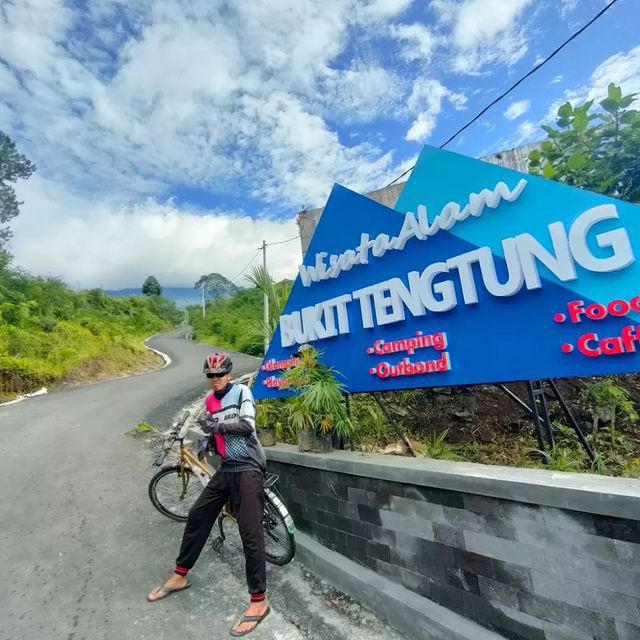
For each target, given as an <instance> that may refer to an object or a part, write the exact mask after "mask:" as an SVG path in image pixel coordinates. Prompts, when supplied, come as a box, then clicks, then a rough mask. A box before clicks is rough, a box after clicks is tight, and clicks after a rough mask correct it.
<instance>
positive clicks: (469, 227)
mask: <svg viewBox="0 0 640 640" xmlns="http://www.w3.org/2000/svg"><path fill="white" fill-rule="evenodd" d="M637 258H640V207H638V206H637V205H634V204H630V203H627V202H622V201H620V200H615V199H613V198H609V197H606V196H602V195H598V194H595V193H591V192H589V191H584V190H581V189H576V188H573V187H568V186H566V185H563V184H560V183H557V182H552V181H549V180H546V179H544V178H540V177H536V176H531V175H528V174H522V173H519V172H516V171H512V170H510V169H505V168H503V167H499V166H497V165H493V164H489V163H486V162H482V161H479V160H474V159H472V158H468V157H465V156H461V155H458V154H454V153H451V152H447V151H439V150H437V149H433V148H430V147H426V148H425V149H424V150H423V152H422V154H421V156H420V159H419V161H418V163H417V165H416V167H415V169H414V170H413V172H412V175H411V178H410V179H409V181H408V182H407V184H406V186H405V187H404V190H403V192H402V195H401V197H400V200H399V202H398V203H397V205H396V210H394V209H390V208H388V207H385V206H383V205H381V204H379V203H377V202H374V201H373V200H370V199H368V198H366V197H364V196H361V195H359V194H356V193H354V192H352V191H349V190H348V189H345V188H344V187H341V186H338V185H336V186H335V187H334V189H333V191H332V192H331V196H330V197H329V200H328V202H327V205H326V207H325V210H324V212H323V214H322V216H321V218H320V221H319V223H318V226H317V228H316V231H315V233H314V235H313V238H312V241H311V244H310V246H309V249H308V251H307V255H306V257H305V260H304V264H303V265H301V267H300V271H299V275H298V277H297V279H296V281H295V283H294V285H293V288H292V291H291V294H290V296H289V300H288V302H287V305H286V307H285V309H284V312H283V315H282V316H281V318H280V325H279V328H278V329H277V331H276V332H275V334H274V336H273V338H272V341H271V345H270V348H269V351H268V353H267V355H266V357H265V359H264V361H263V363H262V366H261V370H260V373H259V375H258V378H257V380H256V384H255V385H254V393H255V396H256V397H257V398H268V397H277V396H281V395H286V387H285V386H284V385H285V384H286V383H284V381H283V380H282V378H281V375H282V371H283V370H284V369H286V368H288V367H290V366H291V365H292V364H294V363H295V356H294V354H295V353H296V352H297V350H298V348H299V346H300V345H301V344H305V343H307V344H312V345H313V346H314V347H316V348H317V349H319V350H320V351H321V352H322V356H321V357H322V359H323V361H324V362H326V363H327V364H328V365H330V366H332V367H334V368H335V369H336V370H337V371H338V372H339V373H340V374H341V379H342V381H343V382H344V383H345V385H346V388H347V390H349V391H351V392H359V391H385V390H390V389H406V388H415V387H430V386H446V385H467V384H476V383H491V382H506V381H514V380H529V379H531V380H534V379H543V378H552V377H554V378H555V377H571V376H584V375H598V374H612V373H627V372H635V371H639V370H640V263H639V262H638V260H637Z"/></svg>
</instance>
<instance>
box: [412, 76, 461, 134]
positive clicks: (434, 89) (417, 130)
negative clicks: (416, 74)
mask: <svg viewBox="0 0 640 640" xmlns="http://www.w3.org/2000/svg"><path fill="white" fill-rule="evenodd" d="M445 100H446V101H448V102H450V103H451V104H452V105H453V107H454V108H455V109H458V110H459V109H463V108H464V106H465V104H466V102H467V98H466V96H464V95H463V94H461V93H456V92H455V91H451V90H449V89H447V87H445V86H444V85H443V84H442V83H440V82H439V81H438V80H434V79H428V78H419V79H418V80H417V81H416V82H415V84H414V85H413V91H412V92H411V96H410V97H409V102H408V107H409V109H410V110H411V111H412V112H414V113H416V114H417V115H416V118H415V120H414V121H413V124H412V125H411V127H410V129H409V131H407V135H406V139H407V140H411V141H415V142H424V141H425V140H427V139H428V138H429V136H430V135H431V133H432V131H433V130H434V128H435V126H436V124H437V121H438V116H439V115H440V112H441V111H442V106H443V102H444V101H445Z"/></svg>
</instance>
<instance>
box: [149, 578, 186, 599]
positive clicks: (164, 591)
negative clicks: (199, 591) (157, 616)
mask: <svg viewBox="0 0 640 640" xmlns="http://www.w3.org/2000/svg"><path fill="white" fill-rule="evenodd" d="M190 586H191V583H190V582H187V584H186V585H185V586H184V587H177V588H176V589H173V588H172V587H165V586H164V585H162V586H161V587H158V588H157V589H158V591H159V592H160V593H162V594H163V595H161V596H160V597H159V598H150V597H149V596H150V595H151V594H149V596H147V602H158V600H164V599H165V598H166V597H167V596H170V595H171V594H172V593H178V591H184V590H185V589H188V588H189V587H190ZM152 593H153V592H152Z"/></svg>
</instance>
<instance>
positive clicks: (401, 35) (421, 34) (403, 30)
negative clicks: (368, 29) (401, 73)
mask: <svg viewBox="0 0 640 640" xmlns="http://www.w3.org/2000/svg"><path fill="white" fill-rule="evenodd" d="M391 35H392V36H393V37H394V38H395V39H396V40H399V41H400V42H401V43H402V44H403V46H402V49H401V55H402V57H403V58H404V59H405V60H407V61H408V62H413V61H414V60H422V61H424V62H429V60H431V55H432V53H433V50H434V48H435V46H436V44H437V42H438V40H437V38H435V37H434V35H433V34H432V33H431V31H429V29H427V28H426V27H424V26H422V25H421V24H397V25H391Z"/></svg>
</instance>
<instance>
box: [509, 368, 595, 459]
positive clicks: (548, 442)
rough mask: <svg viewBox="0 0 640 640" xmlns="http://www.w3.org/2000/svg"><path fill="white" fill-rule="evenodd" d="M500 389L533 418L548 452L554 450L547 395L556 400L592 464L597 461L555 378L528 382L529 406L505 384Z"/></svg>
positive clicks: (537, 433) (537, 435)
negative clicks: (550, 449)
mask: <svg viewBox="0 0 640 640" xmlns="http://www.w3.org/2000/svg"><path fill="white" fill-rule="evenodd" d="M496 386H497V387H498V389H500V390H501V391H502V392H504V393H505V395H507V396H508V397H509V398H511V400H513V401H514V402H515V403H516V404H518V405H519V406H520V407H521V408H522V409H524V411H526V413H527V414H528V416H529V417H530V418H531V420H532V421H533V426H534V428H535V431H536V438H537V440H538V445H539V447H540V450H541V451H546V450H547V449H548V448H553V446H554V440H553V423H552V421H551V418H550V416H549V405H548V402H547V395H548V394H550V395H551V396H552V399H553V400H556V401H557V402H558V404H559V405H560V409H561V410H562V413H563V414H564V417H565V419H566V421H567V423H568V425H569V426H570V427H571V428H572V429H573V430H574V431H575V434H576V437H577V438H578V440H579V441H580V444H581V445H582V447H583V448H584V450H585V451H586V453H587V455H588V456H589V459H590V460H591V462H594V461H595V459H596V454H595V452H594V450H593V448H592V446H591V445H590V444H589V441H588V440H587V438H586V436H585V435H584V431H583V430H582V427H581V426H580V424H579V423H578V421H577V420H576V418H575V416H574V415H573V414H572V413H571V410H570V409H569V405H568V404H567V402H566V400H565V399H564V397H563V396H562V394H561V393H560V390H559V389H558V385H557V384H556V381H555V380H554V379H553V378H546V379H544V380H527V391H528V395H529V402H530V404H527V403H526V402H525V401H524V400H522V399H521V398H518V396H517V395H516V394H515V393H513V391H511V390H510V389H507V387H506V386H505V385H504V384H498V385H496Z"/></svg>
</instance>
